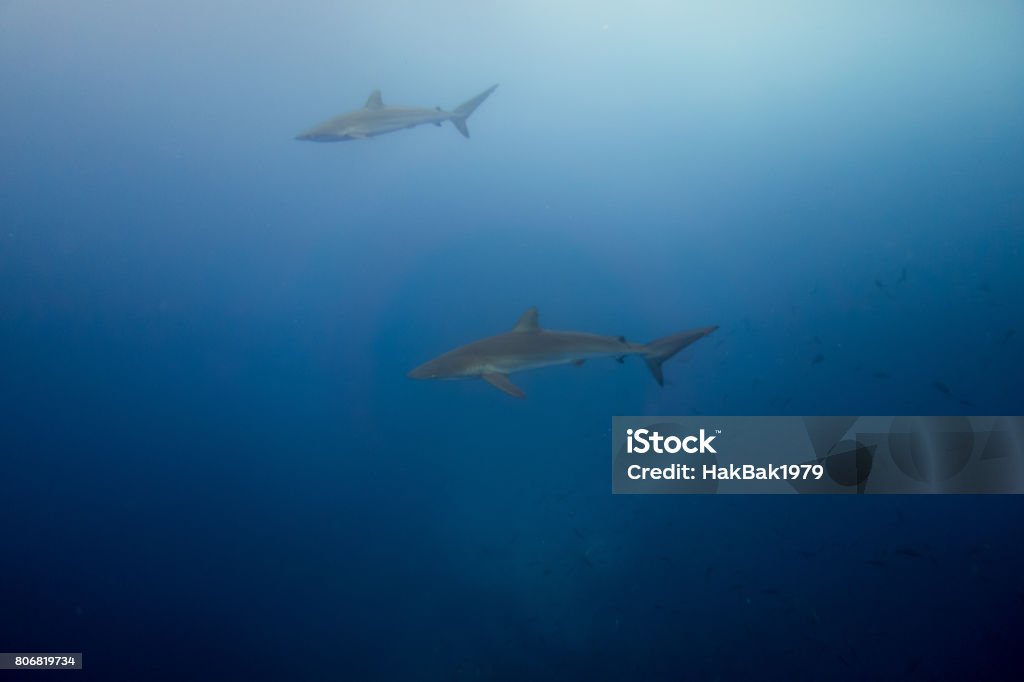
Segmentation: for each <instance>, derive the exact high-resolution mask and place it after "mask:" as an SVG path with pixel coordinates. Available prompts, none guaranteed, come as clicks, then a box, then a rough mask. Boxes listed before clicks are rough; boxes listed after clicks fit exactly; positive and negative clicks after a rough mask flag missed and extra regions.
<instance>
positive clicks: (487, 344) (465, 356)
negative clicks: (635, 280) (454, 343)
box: [409, 308, 718, 398]
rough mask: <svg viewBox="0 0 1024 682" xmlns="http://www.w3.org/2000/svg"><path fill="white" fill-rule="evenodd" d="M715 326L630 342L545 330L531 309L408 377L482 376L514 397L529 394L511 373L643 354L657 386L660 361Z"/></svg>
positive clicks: (660, 381)
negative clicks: (507, 328) (508, 326)
mask: <svg viewBox="0 0 1024 682" xmlns="http://www.w3.org/2000/svg"><path fill="white" fill-rule="evenodd" d="M716 329H718V327H717V326H711V327H702V328H700V329H693V330H691V331H687V332H680V333H679V334H672V335H671V336H665V337H662V338H660V339H655V340H654V341H651V342H650V343H630V342H629V341H627V340H626V339H625V337H622V336H600V335H598V334H586V333H583V332H563V331H553V330H550V329H542V328H541V326H540V324H539V323H538V318H537V309H536V308H530V309H529V310H527V311H526V312H525V313H523V315H522V317H520V318H519V321H518V322H517V323H516V326H515V327H513V328H512V331H510V332H506V333H504V334H499V335H497V336H491V337H488V338H486V339H481V340H479V341H474V342H473V343H470V344H467V345H465V346H461V347H459V348H456V349H455V350H452V351H449V352H447V353H445V354H444V355H440V356H438V357H436V358H434V359H433V360H430V361H429V362H425V363H423V364H422V365H420V366H419V367H417V368H416V369H414V370H412V371H411V372H409V377H411V378H413V379H475V378H480V379H483V380H484V381H486V382H487V383H489V384H491V385H492V386H494V387H495V388H497V389H499V390H501V391H504V392H505V393H507V394H509V395H510V396H513V397H515V398H525V397H526V393H524V392H523V390H522V389H521V388H519V387H518V386H516V385H515V384H513V383H512V382H511V381H510V380H509V378H508V375H509V374H512V373H513V372H522V371H525V370H528V369H538V368H540V367H551V366H554V365H582V364H583V362H584V360H587V359H590V358H614V359H616V360H618V361H619V362H622V361H623V360H624V359H625V358H626V357H627V356H630V355H639V356H640V357H642V358H643V359H644V362H646V363H647V368H648V369H649V370H651V374H652V375H653V376H654V380H655V381H657V382H658V385H659V386H664V385H665V378H664V375H663V374H662V371H661V365H662V363H663V362H665V361H666V360H668V359H669V358H671V357H672V356H673V355H675V354H676V353H678V352H679V351H681V350H682V349H684V348H686V347H687V346H689V345H690V344H691V343H693V342H694V341H697V340H698V339H702V338H704V337H705V336H707V335H708V334H710V333H711V332H713V331H715V330H716Z"/></svg>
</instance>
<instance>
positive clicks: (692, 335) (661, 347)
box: [644, 326, 718, 386]
mask: <svg viewBox="0 0 1024 682" xmlns="http://www.w3.org/2000/svg"><path fill="white" fill-rule="evenodd" d="M716 329H718V327H717V326H711V327H702V328H700V329H692V330H690V331H688V332H680V333H679V334H672V335H671V336H663V337H661V338H660V339H655V340H654V341H651V342H650V343H648V344H646V345H645V346H644V362H646V363H647V369H649V370H651V374H652V375H653V376H654V380H655V381H657V382H658V385H659V386H664V385H665V377H664V375H663V374H662V372H661V363H663V362H665V361H666V360H668V359H669V358H670V357H672V356H673V355H675V354H676V353H678V352H679V351H681V350H682V349H684V348H686V347H687V346H689V345H690V344H691V343H693V342H694V341H697V340H699V339H702V338H704V337H705V336H707V335H708V334H710V333H711V332H713V331H715V330H716Z"/></svg>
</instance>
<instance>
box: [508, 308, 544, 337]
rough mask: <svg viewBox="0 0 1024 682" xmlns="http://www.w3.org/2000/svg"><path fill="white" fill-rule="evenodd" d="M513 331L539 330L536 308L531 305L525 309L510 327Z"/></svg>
mask: <svg viewBox="0 0 1024 682" xmlns="http://www.w3.org/2000/svg"><path fill="white" fill-rule="evenodd" d="M512 331H514V332H538V331H540V324H538V323H537V308H536V307H533V308H530V309H529V310H527V311H526V312H525V313H523V314H522V316H521V317H520V318H519V321H518V322H516V326H514V327H512Z"/></svg>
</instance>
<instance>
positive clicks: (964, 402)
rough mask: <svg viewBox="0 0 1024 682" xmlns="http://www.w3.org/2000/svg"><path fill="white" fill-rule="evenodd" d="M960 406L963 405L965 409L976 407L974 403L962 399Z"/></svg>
mask: <svg viewBox="0 0 1024 682" xmlns="http://www.w3.org/2000/svg"><path fill="white" fill-rule="evenodd" d="M960 404H961V405H963V406H964V407H974V403H972V402H971V401H970V400H968V399H967V398H961V399H960Z"/></svg>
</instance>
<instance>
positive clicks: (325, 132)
mask: <svg viewBox="0 0 1024 682" xmlns="http://www.w3.org/2000/svg"><path fill="white" fill-rule="evenodd" d="M497 87H498V86H497V85H492V86H491V87H489V88H487V89H486V90H484V91H483V92H481V93H480V94H479V95H477V96H476V97H474V98H473V99H471V100H469V101H467V102H463V103H462V104H460V105H459V106H457V107H455V110H454V111H444V110H443V109H441V107H437V108H436V109H425V108H420V107H392V106H386V105H385V104H384V101H383V100H382V99H381V96H380V90H374V91H373V92H372V93H370V97H369V99H367V100H366V104H365V105H364V106H363V108H362V109H356V110H355V111H350V112H348V113H347V114H342V115H340V116H335V117H334V118H332V119H329V120H327V121H324V122H323V123H321V124H319V125H317V126H315V127H313V128H311V129H309V130H307V131H306V132H304V133H302V134H301V135H298V136H296V137H295V139H296V140H306V141H308V142H343V141H345V140H365V139H369V138H371V137H375V136H377V135H383V134H384V133H393V132H395V131H396V130H404V129H405V128H415V127H416V126H418V125H423V124H424V123H433V124H434V125H436V126H440V125H441V124H442V123H444V122H445V121H451V122H452V125H454V126H455V129H456V130H458V131H459V132H460V133H462V135H463V137H469V128H467V127H466V119H467V118H469V115H470V114H472V113H473V112H474V111H476V108H477V107H478V106H480V104H481V103H482V102H483V101H484V100H485V99H487V97H488V96H489V95H490V94H491V93H492V92H494V89H495V88H497Z"/></svg>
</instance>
